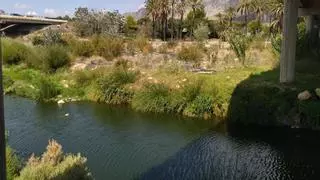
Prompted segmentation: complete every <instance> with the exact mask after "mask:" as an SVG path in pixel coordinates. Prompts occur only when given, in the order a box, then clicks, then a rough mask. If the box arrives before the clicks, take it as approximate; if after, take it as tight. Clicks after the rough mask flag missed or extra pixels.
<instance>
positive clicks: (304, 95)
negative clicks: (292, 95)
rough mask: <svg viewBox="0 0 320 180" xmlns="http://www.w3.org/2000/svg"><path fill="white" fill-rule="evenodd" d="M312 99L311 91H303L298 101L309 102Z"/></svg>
mask: <svg viewBox="0 0 320 180" xmlns="http://www.w3.org/2000/svg"><path fill="white" fill-rule="evenodd" d="M311 97H312V95H311V93H310V92H309V91H303V92H301V93H300V94H299V95H298V99H299V100H300V101H305V100H308V99H310V98H311Z"/></svg>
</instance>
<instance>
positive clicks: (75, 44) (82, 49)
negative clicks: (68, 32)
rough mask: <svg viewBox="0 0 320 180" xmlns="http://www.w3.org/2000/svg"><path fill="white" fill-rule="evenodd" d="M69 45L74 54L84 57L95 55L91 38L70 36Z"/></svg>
mask: <svg viewBox="0 0 320 180" xmlns="http://www.w3.org/2000/svg"><path fill="white" fill-rule="evenodd" d="M68 45H69V47H70V49H71V51H72V53H73V54H74V55H77V56H83V57H91V56H93V55H94V51H95V47H94V45H93V43H92V41H90V40H77V39H75V38H70V39H69V40H68Z"/></svg>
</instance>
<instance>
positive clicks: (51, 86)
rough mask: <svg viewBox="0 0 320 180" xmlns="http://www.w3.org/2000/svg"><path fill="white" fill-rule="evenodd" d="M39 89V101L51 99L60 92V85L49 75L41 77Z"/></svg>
mask: <svg viewBox="0 0 320 180" xmlns="http://www.w3.org/2000/svg"><path fill="white" fill-rule="evenodd" d="M38 89H39V93H38V96H37V98H36V100H37V101H45V100H49V99H51V98H54V97H56V96H57V95H59V94H60V89H59V88H58V86H57V85H56V84H55V83H54V81H53V80H52V79H50V78H48V77H45V78H40V80H39V82H38Z"/></svg>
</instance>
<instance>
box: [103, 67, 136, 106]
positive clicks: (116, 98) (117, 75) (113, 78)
mask: <svg viewBox="0 0 320 180" xmlns="http://www.w3.org/2000/svg"><path fill="white" fill-rule="evenodd" d="M127 68H128V67H127V65H126V64H123V63H121V64H118V66H117V67H116V68H115V69H114V70H113V71H112V72H111V73H110V74H107V75H105V76H104V77H102V78H99V79H98V84H99V87H100V91H101V92H102V94H103V101H104V102H106V103H108V104H128V103H129V102H130V101H131V99H132V96H133V92H131V91H130V90H128V89H127V88H126V87H125V86H126V85H127V84H131V83H134V82H135V81H136V79H137V73H136V72H132V71H128V69H127Z"/></svg>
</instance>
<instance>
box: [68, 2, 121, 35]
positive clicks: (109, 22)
mask: <svg viewBox="0 0 320 180" xmlns="http://www.w3.org/2000/svg"><path fill="white" fill-rule="evenodd" d="M73 20H74V28H75V31H76V33H77V34H78V35H79V36H92V35H94V34H102V35H117V34H119V33H120V32H121V31H122V29H123V25H124V22H123V16H122V15H121V14H120V13H119V12H118V11H114V12H102V11H96V10H91V11H90V10H89V9H88V8H82V7H79V8H77V9H76V11H75V13H74V19H73Z"/></svg>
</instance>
